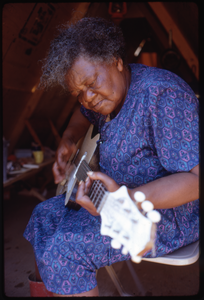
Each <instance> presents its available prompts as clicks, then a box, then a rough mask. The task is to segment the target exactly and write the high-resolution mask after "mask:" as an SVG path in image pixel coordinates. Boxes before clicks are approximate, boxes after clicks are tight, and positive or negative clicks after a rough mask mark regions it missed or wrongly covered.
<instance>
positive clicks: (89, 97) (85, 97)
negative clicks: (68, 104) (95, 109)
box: [82, 88, 96, 102]
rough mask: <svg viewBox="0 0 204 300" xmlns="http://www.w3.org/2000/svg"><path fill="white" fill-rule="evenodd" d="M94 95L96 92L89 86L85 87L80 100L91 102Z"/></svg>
mask: <svg viewBox="0 0 204 300" xmlns="http://www.w3.org/2000/svg"><path fill="white" fill-rule="evenodd" d="M95 95H96V94H95V93H94V92H93V90H91V89H90V88H86V90H85V91H84V92H83V98H82V100H83V101H85V102H92V101H93V99H94V96H95Z"/></svg>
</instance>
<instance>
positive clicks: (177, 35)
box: [148, 2, 199, 79]
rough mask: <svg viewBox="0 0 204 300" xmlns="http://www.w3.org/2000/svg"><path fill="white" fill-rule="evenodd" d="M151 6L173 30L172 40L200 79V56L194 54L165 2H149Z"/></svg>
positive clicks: (163, 23)
mask: <svg viewBox="0 0 204 300" xmlns="http://www.w3.org/2000/svg"><path fill="white" fill-rule="evenodd" d="M148 4H149V6H150V7H151V8H152V10H153V11H154V13H155V14H156V16H157V17H158V19H159V20H160V22H161V23H162V25H163V26H164V28H165V29H166V31H167V32H169V31H170V30H172V33H173V34H172V40H173V42H174V43H175V45H176V46H177V48H178V50H179V51H180V53H181V54H182V56H183V57H184V59H185V60H186V62H187V64H188V66H189V67H190V69H191V70H192V71H194V70H195V71H194V74H195V76H196V78H197V79H199V63H198V58H197V56H196V55H195V54H194V52H193V50H192V49H191V47H190V46H189V44H188V42H187V41H186V39H185V38H184V36H183V34H182V33H181V31H180V30H179V28H178V26H177V25H176V24H175V22H174V20H173V19H172V17H171V15H170V14H169V13H168V11H167V10H166V8H165V7H164V4H163V3H162V2H148Z"/></svg>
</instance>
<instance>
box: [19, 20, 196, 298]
mask: <svg viewBox="0 0 204 300" xmlns="http://www.w3.org/2000/svg"><path fill="white" fill-rule="evenodd" d="M124 49H125V46H124V40H123V36H122V33H121V31H120V29H119V28H118V27H116V26H115V25H113V24H112V23H110V22H108V21H106V20H103V19H100V18H84V19H82V20H80V21H79V22H77V23H76V24H74V25H71V26H69V27H67V28H64V29H63V30H62V31H61V33H60V34H59V36H58V37H57V38H55V40H54V41H53V42H52V44H51V47H50V51H49V54H48V56H47V58H46V60H45V63H44V67H43V75H42V85H44V86H47V87H49V86H53V85H54V84H61V85H62V86H63V87H64V88H65V89H68V90H69V91H70V93H71V94H72V95H74V96H76V97H77V98H78V100H79V102H80V103H81V106H80V107H79V108H78V109H77V110H76V111H75V112H74V114H73V116H72V118H71V120H70V122H69V124H68V127H67V129H66V130H65V132H64V134H63V137H62V140H61V143H60V145H59V147H58V150H57V155H56V162H55V163H54V166H53V173H54V177H55V182H56V183H59V182H60V181H62V180H63V179H64V177H65V167H66V163H67V161H68V159H69V157H70V155H71V154H72V152H73V151H74V150H75V148H76V146H75V145H76V143H77V141H78V140H79V139H80V138H81V137H82V136H84V135H85V133H86V131H87V129H88V127H89V126H90V124H94V125H96V126H97V127H98V131H99V132H100V138H101V143H100V145H99V153H100V162H99V165H100V170H101V172H94V173H92V174H89V177H90V178H91V179H88V180H87V181H86V182H85V183H84V182H82V183H81V184H80V185H79V188H78V191H77V194H76V202H77V203H79V204H80V205H81V206H82V208H80V209H79V210H78V211H76V210H74V209H71V208H68V207H66V206H65V205H64V199H65V195H60V196H56V197H54V198H52V199H49V200H47V201H45V202H43V203H40V204H39V205H37V207H36V208H35V209H34V211H33V214H32V216H31V219H30V221H29V223H28V226H27V228H26V230H25V233H24V237H25V238H26V239H27V240H28V241H30V243H31V244H32V246H33V248H34V252H35V258H36V262H37V266H38V269H39V273H40V276H41V278H42V280H43V282H44V284H45V286H46V288H47V289H48V290H49V291H52V292H53V293H54V295H57V296H60V295H67V296H68V295H75V296H76V295H81V296H89V295H92V296H94V295H98V289H97V281H96V278H95V272H96V269H99V268H101V267H104V266H106V265H110V264H112V263H114V262H118V261H122V260H129V259H130V255H129V254H127V255H124V254H122V251H121V249H113V248H112V247H111V243H110V242H111V239H110V238H109V237H107V236H102V235H101V234H100V224H101V218H100V215H98V213H97V211H96V209H95V207H94V205H93V204H92V202H91V201H90V199H89V198H88V196H87V195H86V194H87V188H88V186H89V185H90V182H91V180H95V179H100V180H101V181H102V182H103V183H104V185H105V186H106V187H107V189H108V190H109V191H116V190H117V189H118V188H119V187H120V186H122V185H125V186H126V187H127V188H128V193H129V195H130V197H131V198H132V200H133V201H134V193H135V192H136V191H142V192H143V193H144V194H145V195H146V198H147V199H149V200H150V201H151V202H152V203H153V205H154V207H155V209H156V210H158V211H159V212H160V214H161V220H160V222H159V223H158V225H157V234H156V240H155V252H156V256H161V255H164V254H166V253H169V252H172V251H174V250H176V249H178V248H180V247H183V246H185V245H188V244H190V243H192V242H194V241H196V240H198V238H199V201H198V197H199V193H198V176H199V165H198V163H199V147H198V136H199V134H198V100H197V98H196V97H195V94H194V93H193V91H192V90H191V88H190V87H189V86H188V85H187V84H186V83H185V82H184V81H183V80H182V79H181V78H179V77H178V76H177V75H175V74H173V73H171V72H169V71H166V70H162V69H157V68H151V67H147V66H145V65H141V64H130V65H127V64H126V60H125V50H124ZM143 256H145V257H150V256H151V251H147V252H146V253H145V254H144V255H143Z"/></svg>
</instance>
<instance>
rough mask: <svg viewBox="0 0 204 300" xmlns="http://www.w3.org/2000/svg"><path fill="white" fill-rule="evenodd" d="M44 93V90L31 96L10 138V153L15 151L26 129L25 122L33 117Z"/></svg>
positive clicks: (37, 91)
mask: <svg viewBox="0 0 204 300" xmlns="http://www.w3.org/2000/svg"><path fill="white" fill-rule="evenodd" d="M43 93H44V90H36V91H35V92H34V93H33V94H32V95H31V97H30V99H29V101H28V103H27V105H26V106H25V108H24V110H23V111H22V113H21V114H20V115H19V118H18V121H17V122H16V126H15V128H14V129H13V132H12V134H11V136H10V137H9V141H10V146H9V152H11V151H12V150H13V149H14V147H15V145H16V143H17V141H18V139H19V137H20V135H21V133H22V132H23V129H24V127H25V120H26V119H29V118H30V117H31V115H32V113H33V111H34V110H35V108H36V106H37V104H38V102H39V101H40V99H41V97H42V95H43Z"/></svg>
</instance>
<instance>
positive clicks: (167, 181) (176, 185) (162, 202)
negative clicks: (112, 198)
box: [76, 165, 199, 215]
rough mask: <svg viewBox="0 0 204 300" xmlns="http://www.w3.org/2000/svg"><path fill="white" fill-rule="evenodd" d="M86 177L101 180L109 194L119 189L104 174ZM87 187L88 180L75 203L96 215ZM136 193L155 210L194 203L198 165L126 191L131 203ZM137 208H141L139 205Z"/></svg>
mask: <svg viewBox="0 0 204 300" xmlns="http://www.w3.org/2000/svg"><path fill="white" fill-rule="evenodd" d="M88 175H89V177H90V178H91V179H92V180H97V179H99V180H101V181H102V183H103V184H104V185H105V187H106V188H107V190H108V191H109V192H114V191H116V190H117V189H118V188H119V185H118V184H117V183H116V182H115V181H114V180H113V179H112V178H110V177H109V176H107V175H106V174H103V173H101V172H91V173H89V174H88ZM89 186H90V181H89V180H87V182H86V183H84V182H82V183H81V184H80V186H79V188H78V191H77V196H76V202H77V203H79V204H80V205H81V206H82V207H84V208H85V209H87V210H88V211H89V212H90V213H91V214H93V215H98V213H97V211H96V209H95V207H94V205H93V203H92V202H91V200H90V199H89V198H88V196H86V195H87V192H88V188H89ZM136 191H141V192H143V193H144V194H145V196H146V199H148V200H149V201H151V202H152V203H153V205H154V208H155V209H167V208H173V207H176V206H180V205H182V204H185V203H188V202H190V201H194V200H196V199H198V198H199V165H197V166H196V167H194V168H193V169H192V170H191V171H190V172H182V173H175V174H172V175H168V176H166V177H162V178H159V179H156V180H154V181H151V182H149V183H147V184H145V185H143V186H140V187H138V188H135V189H128V193H129V195H130V197H131V199H132V200H133V201H135V198H134V194H135V192H136ZM138 205H139V203H138ZM139 208H141V207H140V205H139Z"/></svg>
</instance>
